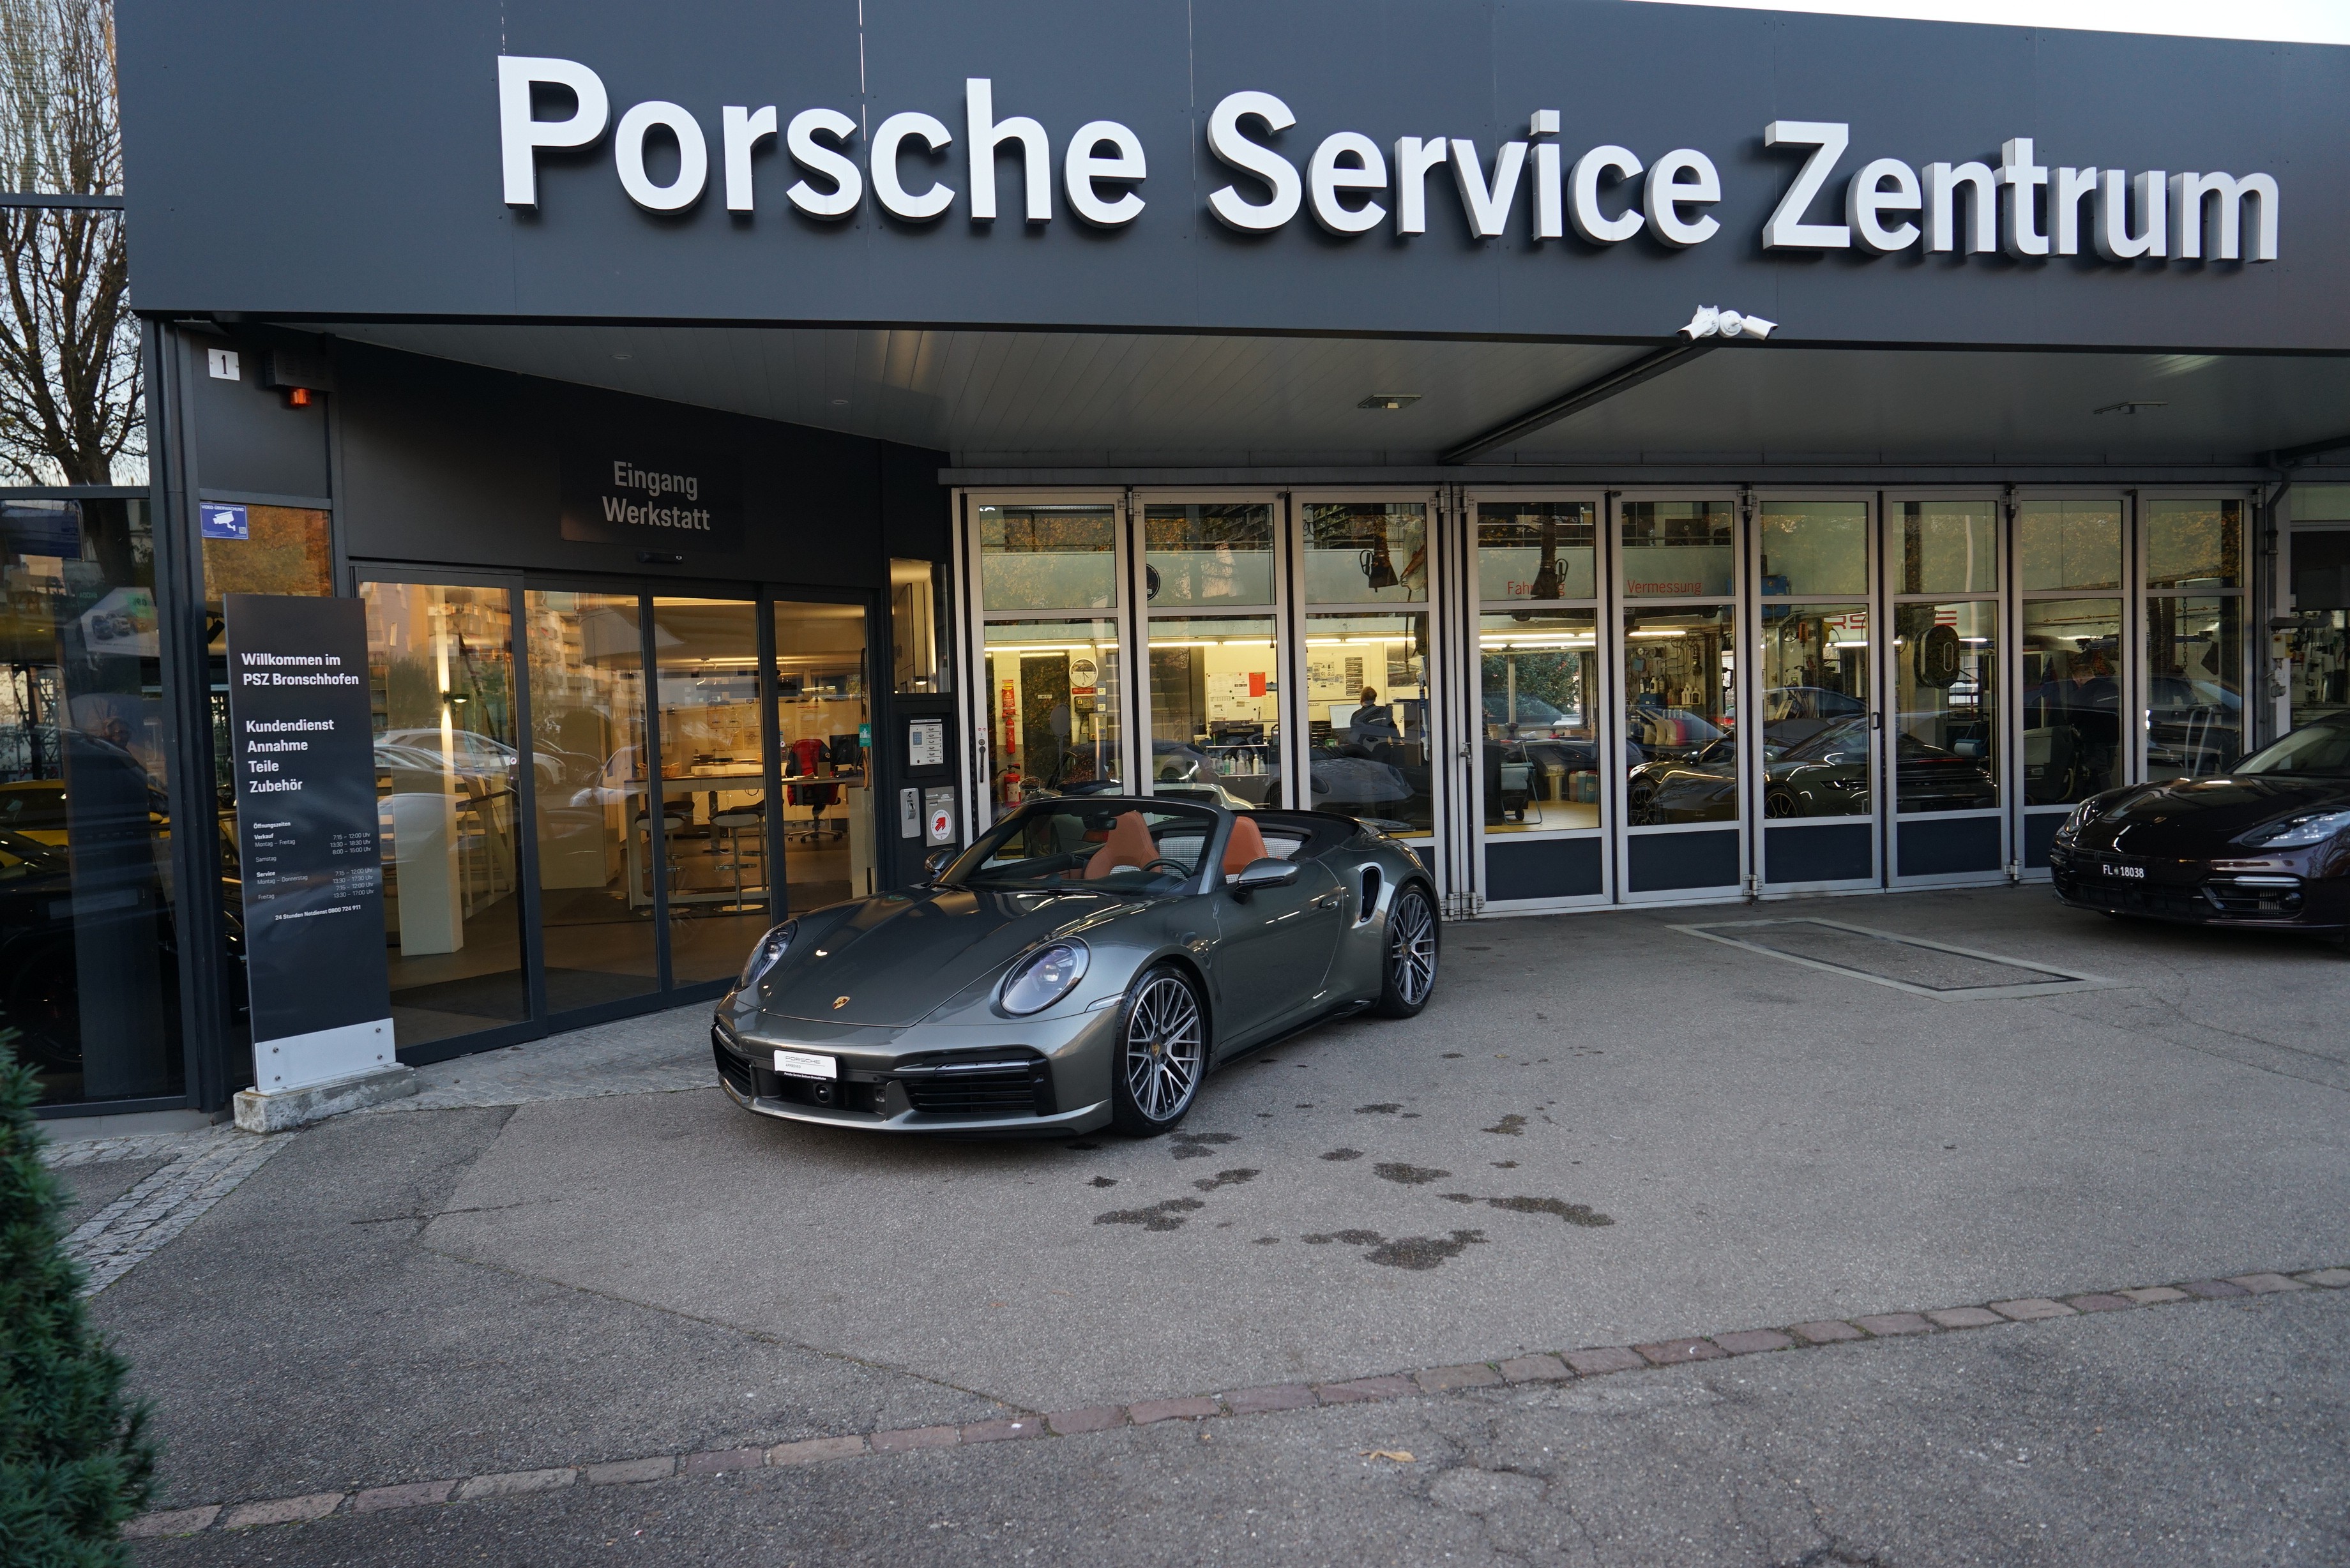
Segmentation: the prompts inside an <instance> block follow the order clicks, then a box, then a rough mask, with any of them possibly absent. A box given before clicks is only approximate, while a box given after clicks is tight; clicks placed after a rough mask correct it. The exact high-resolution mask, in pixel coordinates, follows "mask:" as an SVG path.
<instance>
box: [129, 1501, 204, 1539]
mask: <svg viewBox="0 0 2350 1568" xmlns="http://www.w3.org/2000/svg"><path fill="white" fill-rule="evenodd" d="M220 1511H221V1510H220V1504H218V1503H216V1502H208V1503H206V1504H204V1506H203V1507H202V1508H174V1509H167V1510H166V1511H163V1512H161V1513H142V1514H140V1516H139V1517H138V1518H136V1519H134V1520H132V1521H130V1522H129V1523H127V1524H125V1525H124V1526H123V1527H122V1533H123V1534H125V1535H127V1536H129V1537H130V1538H131V1539H133V1540H138V1539H140V1538H142V1537H146V1536H151V1535H193V1534H194V1533H195V1532H197V1531H199V1530H202V1529H203V1527H204V1526H205V1525H207V1524H210V1523H211V1522H212V1521H213V1520H215V1519H218V1518H219V1517H220Z"/></svg>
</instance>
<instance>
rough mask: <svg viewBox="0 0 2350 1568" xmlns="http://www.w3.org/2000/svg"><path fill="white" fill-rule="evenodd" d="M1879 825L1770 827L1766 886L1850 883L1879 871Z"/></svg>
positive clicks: (1766, 833) (1765, 857)
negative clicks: (1876, 847)
mask: <svg viewBox="0 0 2350 1568" xmlns="http://www.w3.org/2000/svg"><path fill="white" fill-rule="evenodd" d="M1876 839H1877V825H1876V824H1875V823H1874V822H1871V821H1867V820H1866V819H1864V820H1862V821H1859V822H1813V823H1797V824H1793V825H1782V824H1779V823H1770V824H1767V825H1765V826H1764V827H1763V880H1764V881H1766V882H1781V883H1785V882H1848V881H1851V880H1852V879H1854V878H1855V877H1868V876H1873V875H1874V874H1875V873H1876V870H1877V857H1876V854H1875V846H1876Z"/></svg>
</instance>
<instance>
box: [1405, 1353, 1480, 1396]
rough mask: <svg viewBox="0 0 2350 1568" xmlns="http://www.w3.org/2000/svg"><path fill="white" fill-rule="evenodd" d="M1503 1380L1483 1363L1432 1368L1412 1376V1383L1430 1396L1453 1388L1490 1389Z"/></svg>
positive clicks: (1474, 1362) (1473, 1362)
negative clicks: (1423, 1389) (1426, 1391)
mask: <svg viewBox="0 0 2350 1568" xmlns="http://www.w3.org/2000/svg"><path fill="white" fill-rule="evenodd" d="M1501 1380H1502V1375H1501V1374H1500V1373H1498V1372H1496V1371H1494V1370H1493V1369H1492V1367H1490V1366H1486V1365H1485V1364H1484V1363H1483V1362H1482V1361H1472V1362H1471V1363H1469V1364H1468V1365H1467V1366H1431V1367H1430V1368H1429V1369H1428V1370H1427V1371H1425V1372H1415V1373H1413V1374H1412V1381H1413V1382H1415V1383H1417V1384H1419V1386H1421V1387H1422V1388H1425V1389H1427V1390H1428V1391H1429V1392H1430V1394H1441V1393H1443V1392H1445V1391H1446V1390H1447V1389H1451V1388H1490V1387H1492V1386H1493V1385H1494V1384H1496V1383H1499V1382H1500V1381H1501Z"/></svg>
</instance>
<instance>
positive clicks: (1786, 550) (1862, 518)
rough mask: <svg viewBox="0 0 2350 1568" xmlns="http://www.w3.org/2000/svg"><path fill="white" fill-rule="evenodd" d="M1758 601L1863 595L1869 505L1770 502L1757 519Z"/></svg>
mask: <svg viewBox="0 0 2350 1568" xmlns="http://www.w3.org/2000/svg"><path fill="white" fill-rule="evenodd" d="M1756 524H1757V526H1758V527H1759V528H1760V530H1761V534H1762V537H1761V540H1760V541H1759V543H1760V546H1761V550H1762V558H1761V560H1760V562H1759V563H1758V565H1757V567H1756V570H1757V571H1758V572H1759V574H1760V575H1761V576H1762V579H1763V584H1762V587H1763V597H1765V598H1769V597H1773V596H1775V595H1786V594H1798V595H1804V596H1806V597H1808V596H1810V595H1814V594H1865V593H1866V592H1867V591H1868V503H1867V502H1866V501H1804V502H1795V503H1786V502H1774V503H1771V504H1766V505H1764V506H1763V510H1762V511H1761V513H1760V514H1758V515H1757V517H1756Z"/></svg>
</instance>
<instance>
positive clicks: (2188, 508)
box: [2138, 495, 2248, 779]
mask: <svg viewBox="0 0 2350 1568" xmlns="http://www.w3.org/2000/svg"><path fill="white" fill-rule="evenodd" d="M2244 512H2245V503H2244V500H2243V498H2242V497H2241V496H2228V497H2211V498H2204V497H2194V498H2187V497H2178V496H2163V495H2147V496H2141V497H2140V498H2139V502H2138V513H2139V523H2138V532H2139V537H2140V542H2141V544H2140V547H2141V549H2142V550H2143V552H2144V556H2145V563H2146V595H2145V600H2144V609H2143V611H2142V612H2141V613H2142V614H2143V616H2144V618H2145V625H2146V637H2145V649H2146V686H2145V696H2146V701H2145V709H2146V727H2145V735H2144V743H2145V747H2146V752H2145V756H2146V772H2145V774H2143V776H2144V777H2146V778H2148V779H2165V778H2210V777H2212V776H2213V775H2215V774H2224V773H2226V772H2227V771H2228V770H2229V769H2230V768H2231V767H2233V766H2235V763H2236V759H2237V758H2238V757H2240V756H2241V755H2242V754H2243V753H2244V750H2245V740H2246V738H2247V734H2248V732H2247V730H2246V728H2245V722H2246V714H2245V711H2244V686H2245V679H2244V678H2245V661H2244V616H2245V610H2244V599H2245V595H2244V579H2245V566H2244Z"/></svg>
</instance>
